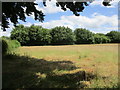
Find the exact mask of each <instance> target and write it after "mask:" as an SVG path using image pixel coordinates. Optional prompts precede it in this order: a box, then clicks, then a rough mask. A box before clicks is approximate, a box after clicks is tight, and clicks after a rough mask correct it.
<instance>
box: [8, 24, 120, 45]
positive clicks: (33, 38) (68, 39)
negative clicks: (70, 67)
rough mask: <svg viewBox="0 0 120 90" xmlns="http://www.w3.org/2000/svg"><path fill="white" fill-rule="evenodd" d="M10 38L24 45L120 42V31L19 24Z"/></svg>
mask: <svg viewBox="0 0 120 90" xmlns="http://www.w3.org/2000/svg"><path fill="white" fill-rule="evenodd" d="M10 38H11V39H12V40H17V41H19V42H20V43H21V45H22V46H35V45H72V44H100V43H120V32H119V31H110V32H109V33H107V34H103V33H96V34H95V33H93V32H91V31H89V30H87V29H84V28H77V29H75V30H74V31H73V30H72V29H70V28H69V27H64V26H59V27H55V28H51V29H46V28H43V27H42V26H35V25H31V26H30V27H26V26H24V25H18V26H17V27H15V28H14V29H13V30H12V32H11V36H10Z"/></svg>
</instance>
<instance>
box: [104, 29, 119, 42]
mask: <svg viewBox="0 0 120 90" xmlns="http://www.w3.org/2000/svg"><path fill="white" fill-rule="evenodd" d="M106 36H108V37H109V38H110V39H111V43H120V32H118V31H111V32H109V33H107V34H106Z"/></svg>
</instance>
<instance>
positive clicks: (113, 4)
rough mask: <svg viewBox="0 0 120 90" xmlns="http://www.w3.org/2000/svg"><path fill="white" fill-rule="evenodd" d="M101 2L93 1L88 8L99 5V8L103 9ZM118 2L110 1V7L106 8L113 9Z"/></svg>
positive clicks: (98, 0) (116, 0)
mask: <svg viewBox="0 0 120 90" xmlns="http://www.w3.org/2000/svg"><path fill="white" fill-rule="evenodd" d="M102 2H103V0H102V1H101V0H95V1H93V2H92V3H91V4H90V6H96V5H100V6H101V7H104V5H103V4H102ZM118 2H119V0H112V1H111V2H110V4H111V6H107V8H115V7H116V6H117V4H118Z"/></svg>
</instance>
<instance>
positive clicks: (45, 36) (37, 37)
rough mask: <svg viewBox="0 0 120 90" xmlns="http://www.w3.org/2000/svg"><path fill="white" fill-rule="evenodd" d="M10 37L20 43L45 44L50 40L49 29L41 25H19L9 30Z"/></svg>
mask: <svg viewBox="0 0 120 90" xmlns="http://www.w3.org/2000/svg"><path fill="white" fill-rule="evenodd" d="M11 39H13V40H14V39H16V40H18V41H19V42H20V43H21V45H47V44H50V42H51V35H50V30H48V29H45V28H42V27H41V26H34V25H31V26H30V27H24V26H23V25H19V26H17V27H16V28H15V29H13V31H12V32H11Z"/></svg>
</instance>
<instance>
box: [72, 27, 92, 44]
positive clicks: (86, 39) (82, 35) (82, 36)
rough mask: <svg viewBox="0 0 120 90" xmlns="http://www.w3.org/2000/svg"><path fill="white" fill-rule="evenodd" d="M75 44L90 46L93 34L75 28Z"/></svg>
mask: <svg viewBox="0 0 120 90" xmlns="http://www.w3.org/2000/svg"><path fill="white" fill-rule="evenodd" d="M74 33H75V36H76V44H90V43H94V36H93V35H94V34H93V33H92V32H90V31H89V30H86V29H83V28H77V29H76V30H75V31H74Z"/></svg>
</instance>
